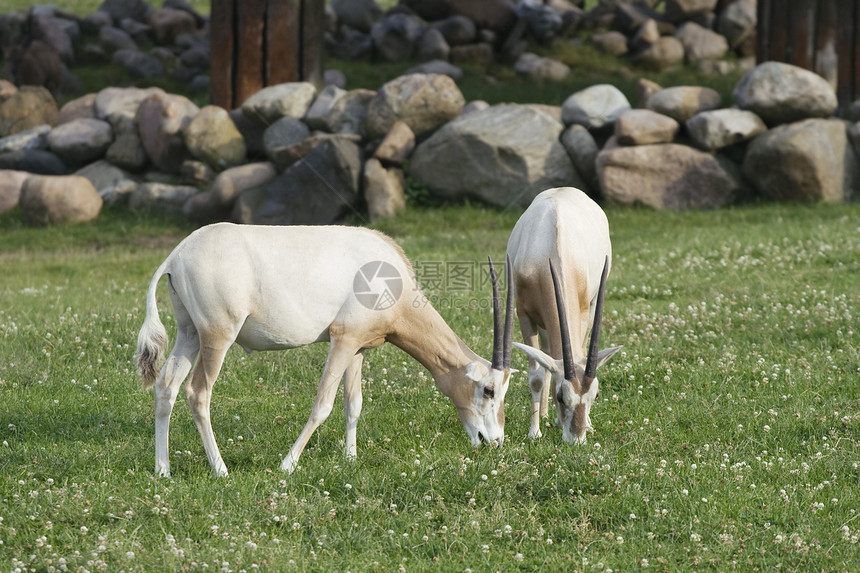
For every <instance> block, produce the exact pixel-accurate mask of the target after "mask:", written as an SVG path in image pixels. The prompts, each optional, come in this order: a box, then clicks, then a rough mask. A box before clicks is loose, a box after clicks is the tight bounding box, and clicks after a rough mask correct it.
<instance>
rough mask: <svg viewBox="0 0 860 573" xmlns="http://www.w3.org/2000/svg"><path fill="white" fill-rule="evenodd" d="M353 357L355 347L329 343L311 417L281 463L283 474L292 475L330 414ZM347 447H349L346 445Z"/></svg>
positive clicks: (333, 341) (334, 342)
mask: <svg viewBox="0 0 860 573" xmlns="http://www.w3.org/2000/svg"><path fill="white" fill-rule="evenodd" d="M355 356H356V349H355V347H353V346H350V345H346V344H344V343H342V342H337V341H335V340H332V341H331V347H330V348H329V352H328V358H327V359H326V364H325V369H324V370H323V374H322V378H320V385H319V387H318V388H317V397H316V400H314V406H313V409H312V410H311V416H310V418H308V422H307V424H305V427H304V428H303V429H302V432H301V433H300V434H299V437H298V439H296V442H295V443H294V444H293V447H292V448H290V453H288V454H287V456H286V457H285V458H284V460H283V461H282V462H281V469H282V470H284V471H285V472H288V473H293V470H295V469H296V466H297V465H298V463H299V457H300V456H301V455H302V452H303V451H304V449H305V446H306V445H307V444H308V441H309V440H310V439H311V436H312V435H313V433H314V431H315V430H316V429H317V428H318V427H319V425H320V424H322V423H323V422H324V421H325V420H326V418H328V417H329V414H331V410H332V407H333V406H334V397H335V394H336V393H337V386H338V382H339V381H340V380H341V378H342V377H343V375H344V372H345V371H346V369H347V367H349V366H350V364H352V363H353V360H354V359H355ZM359 382H360V381H359ZM347 447H349V446H348V445H347Z"/></svg>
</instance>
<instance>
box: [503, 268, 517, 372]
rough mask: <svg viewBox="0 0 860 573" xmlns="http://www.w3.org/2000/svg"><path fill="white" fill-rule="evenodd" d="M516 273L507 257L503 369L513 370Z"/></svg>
mask: <svg viewBox="0 0 860 573" xmlns="http://www.w3.org/2000/svg"><path fill="white" fill-rule="evenodd" d="M513 276H514V271H513V269H512V268H511V257H509V256H507V255H505V280H506V281H507V283H508V293H507V295H506V297H507V298H506V299H505V334H504V338H503V341H504V343H503V344H502V368H504V369H505V370H510V369H511V349H512V346H513V344H512V343H513V340H514V295H513V293H514V281H513Z"/></svg>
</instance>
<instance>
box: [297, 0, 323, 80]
mask: <svg viewBox="0 0 860 573" xmlns="http://www.w3.org/2000/svg"><path fill="white" fill-rule="evenodd" d="M325 24H326V20H325V0H302V37H301V46H302V49H301V54H302V73H301V79H302V80H303V81H306V82H311V83H313V84H315V85H316V86H317V88H320V89H321V88H322V87H323V69H322V58H323V44H324V38H325Z"/></svg>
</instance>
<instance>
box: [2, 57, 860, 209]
mask: <svg viewBox="0 0 860 573" xmlns="http://www.w3.org/2000/svg"><path fill="white" fill-rule="evenodd" d="M641 83H642V89H641V90H640V91H641V92H642V93H643V94H649V95H648V96H647V97H645V98H643V102H642V105H640V106H638V107H636V108H634V107H633V106H632V105H631V104H630V103H629V102H628V101H627V98H626V97H625V96H624V95H623V94H622V93H621V92H619V91H618V90H617V89H616V88H614V87H612V86H608V85H596V86H592V87H590V88H587V89H585V90H583V91H581V92H577V93H574V94H571V95H570V96H569V97H568V98H567V99H566V100H565V101H564V102H563V104H562V105H561V106H546V105H529V104H523V105H519V104H504V105H496V106H489V105H488V104H486V103H485V102H480V101H473V102H468V103H467V102H465V100H464V98H463V95H462V93H461V92H460V90H459V89H458V88H457V85H456V84H455V82H454V81H453V80H452V79H450V78H449V77H448V76H446V75H440V74H407V75H404V76H401V77H398V78H396V79H394V80H392V81H390V82H388V83H387V84H385V85H384V86H382V87H381V88H380V89H379V90H378V91H375V92H374V91H369V90H363V89H357V90H350V91H347V90H343V89H341V88H338V87H336V86H328V87H326V88H325V89H323V90H321V91H317V90H316V88H315V87H314V86H313V85H311V84H308V83H289V84H282V85H278V86H272V87H269V88H265V89H263V90H261V91H260V92H258V93H257V94H255V95H254V96H252V97H251V98H249V99H248V100H247V101H246V102H245V103H244V104H243V105H242V106H241V108H239V109H236V110H233V111H231V112H227V111H225V110H223V109H220V108H217V107H214V106H207V107H204V108H202V109H198V107H197V106H196V105H194V104H193V103H192V102H191V101H189V100H188V99H187V98H185V97H184V96H179V95H172V94H168V93H165V92H164V91H163V90H161V89H159V88H150V89H139V88H106V89H104V90H102V91H100V92H98V93H95V94H88V95H86V96H83V97H81V98H79V99H77V100H73V101H71V102H69V103H67V104H66V105H65V106H63V108H62V109H61V110H57V109H56V106H55V105H54V104H53V99H52V98H50V96H49V95H47V93H46V90H45V89H44V88H24V89H21V90H20V91H18V90H16V89H15V88H14V86H10V85H8V84H6V85H4V84H2V83H0V94H2V95H0V170H7V171H0V181H2V184H0V211H3V210H8V209H9V208H12V207H14V205H16V204H20V206H21V209H22V211H26V213H24V216H25V218H26V219H27V220H28V221H32V222H34V223H56V222H60V221H63V220H70V221H76V220H80V218H81V217H82V216H83V215H81V214H80V213H85V214H88V215H89V216H94V213H97V212H98V210H97V209H94V207H93V206H94V203H95V202H94V201H93V200H92V199H93V194H92V193H91V192H90V188H94V189H95V190H96V191H97V193H98V195H99V197H100V200H101V201H103V202H105V203H107V204H119V203H127V204H128V205H129V206H130V208H132V209H140V208H155V209H160V210H165V211H169V212H175V213H183V214H184V215H185V216H187V217H189V218H191V219H193V220H195V221H199V222H205V221H213V220H223V219H232V220H236V221H240V222H243V223H268V224H299V223H333V222H338V221H342V220H343V219H344V218H345V217H347V216H350V215H352V216H353V217H355V218H357V219H359V220H364V219H365V218H367V217H369V218H370V219H371V220H372V219H376V218H379V217H385V216H390V215H392V214H393V213H395V212H396V211H397V210H399V209H402V208H403V207H404V205H405V200H404V180H405V178H406V176H407V175H408V177H409V178H410V179H411V180H413V181H414V182H415V184H416V185H421V186H423V187H425V188H426V189H427V191H428V192H429V193H430V194H431V195H432V196H435V197H438V198H440V199H444V200H462V199H464V198H474V199H478V200H481V201H484V202H487V203H489V204H492V205H497V206H501V207H507V206H510V205H518V206H524V205H528V204H529V203H530V202H531V200H532V198H533V197H534V196H535V195H536V194H537V193H539V192H540V191H542V190H544V189H546V188H548V187H554V186H561V185H569V186H575V187H580V188H582V189H584V190H586V191H587V192H588V193H590V194H591V195H592V196H595V197H601V198H603V199H604V200H607V201H612V202H617V203H622V204H634V203H638V204H645V205H649V206H651V207H653V208H656V209H711V208H719V207H723V206H725V205H729V204H731V203H732V202H733V201H735V200H736V199H737V198H738V197H741V196H748V195H756V196H761V197H765V198H768V199H772V200H780V201H784V200H825V201H844V200H846V199H848V198H850V197H851V195H852V194H853V193H854V189H856V188H857V186H858V182H860V179H858V177H860V171H858V169H859V168H858V163H857V158H856V154H855V146H856V145H858V144H860V124H852V123H850V122H848V121H844V120H841V119H837V118H835V117H834V115H833V114H834V113H835V111H836V108H837V102H836V97H835V94H834V92H833V89H832V88H831V87H830V85H829V84H828V83H827V82H826V81H825V80H824V79H823V78H821V77H819V76H817V75H816V74H814V73H812V72H808V71H805V70H803V69H800V68H797V67H794V66H790V65H787V64H781V63H775V62H771V63H765V64H761V65H759V66H758V67H756V68H754V69H753V70H751V71H750V72H748V73H747V75H746V76H744V77H743V79H742V80H741V81H740V82H739V83H738V85H737V87H736V89H735V91H734V106H732V107H729V106H728V105H727V102H722V101H721V98H720V96H719V95H718V94H717V93H716V92H715V91H713V90H711V89H709V88H704V87H697V86H676V87H670V88H666V89H661V88H660V86H656V85H653V84H650V83H649V82H647V81H645V80H642V82H641ZM52 105H54V107H53V108H51V106H52ZM405 165H408V166H409V167H408V173H404V166H405ZM29 174H38V175H40V176H41V177H30V176H29ZM70 174H74V176H70ZM55 178H61V180H62V182H61V183H54V182H53V180H54V179H55ZM31 187H32V188H39V189H42V188H44V189H46V190H50V193H49V192H47V191H45V192H40V193H38V194H37V193H34V192H30V191H27V189H29V188H31ZM61 190H67V193H66V195H68V197H66V198H64V201H65V202H66V203H64V204H63V205H61V206H62V207H63V208H64V209H66V210H67V211H69V214H68V215H65V216H64V215H62V214H57V213H56V212H55V211H52V210H51V209H50V208H48V207H49V206H46V204H47V203H51V202H52V201H56V197H58V196H59V195H63V193H62V192H61ZM31 195H32V196H33V197H38V199H39V203H40V204H39V205H37V207H34V208H33V209H32V212H31V206H32V205H34V204H35V203H36V202H35V201H31V200H29V199H27V200H25V198H27V197H29V196H31ZM77 202H83V203H86V208H82V209H74V208H73V207H74V205H71V204H70V203H77Z"/></svg>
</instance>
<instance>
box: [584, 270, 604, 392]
mask: <svg viewBox="0 0 860 573" xmlns="http://www.w3.org/2000/svg"><path fill="white" fill-rule="evenodd" d="M608 275H609V256H607V257H606V260H605V261H604V262H603V274H602V275H600V289H599V290H598V291H597V304H596V305H595V306H594V325H592V327H591V341H590V342H589V343H588V359H587V360H586V362H585V379H586V380H594V378H596V377H597V353H598V352H599V351H600V349H599V348H598V347H599V344H600V324H601V323H602V322H603V320H602V316H603V295H604V294H605V293H606V277H607V276H608Z"/></svg>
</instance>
